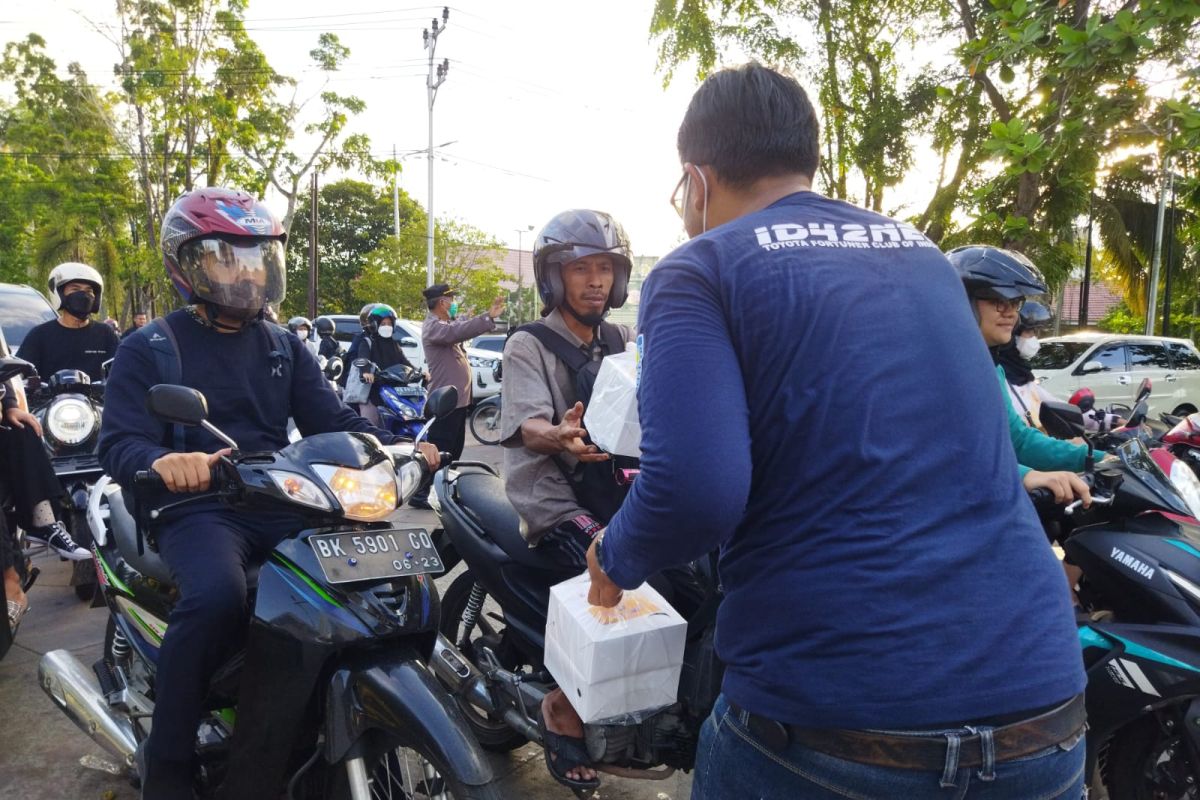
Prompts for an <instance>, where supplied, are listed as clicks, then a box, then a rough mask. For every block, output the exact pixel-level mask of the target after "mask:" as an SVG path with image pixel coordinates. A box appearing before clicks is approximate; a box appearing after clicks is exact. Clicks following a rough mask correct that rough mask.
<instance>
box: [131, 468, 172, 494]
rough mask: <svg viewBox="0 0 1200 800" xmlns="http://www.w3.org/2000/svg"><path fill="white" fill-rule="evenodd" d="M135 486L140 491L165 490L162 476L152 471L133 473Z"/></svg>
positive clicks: (142, 470)
mask: <svg viewBox="0 0 1200 800" xmlns="http://www.w3.org/2000/svg"><path fill="white" fill-rule="evenodd" d="M133 485H134V486H135V487H136V488H139V489H165V488H166V486H167V485H166V484H165V483H163V479H162V475H159V474H158V473H157V472H155V471H154V470H152V469H140V470H138V471H137V472H135V473H133Z"/></svg>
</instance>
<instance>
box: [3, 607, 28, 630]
mask: <svg viewBox="0 0 1200 800" xmlns="http://www.w3.org/2000/svg"><path fill="white" fill-rule="evenodd" d="M28 613H29V605H28V604H26V605H24V606H22V605H21V604H20V603H18V602H17V601H16V600H9V601H8V630H9V633H10V634H11V635H12V636H16V635H17V628H19V627H21V618H22V617H24V616H25V615H26V614H28Z"/></svg>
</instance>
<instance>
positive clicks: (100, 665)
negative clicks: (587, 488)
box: [92, 658, 125, 697]
mask: <svg viewBox="0 0 1200 800" xmlns="http://www.w3.org/2000/svg"><path fill="white" fill-rule="evenodd" d="M92 671H93V672H95V673H96V680H98V681H100V691H101V692H102V693H103V694H104V696H105V697H111V696H113V695H115V694H119V693H120V692H123V691H124V690H125V682H124V681H123V680H121V678H120V677H119V676H118V675H117V673H115V672H113V670H112V667H110V666H109V665H108V662H107V661H105V660H104V659H103V658H102V659H100V660H99V661H97V662H96V663H95V664H92Z"/></svg>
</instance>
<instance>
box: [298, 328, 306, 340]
mask: <svg viewBox="0 0 1200 800" xmlns="http://www.w3.org/2000/svg"><path fill="white" fill-rule="evenodd" d="M296 335H297V336H299V337H300V341H304V340H305V339H307V338H308V329H307V328H297V329H296Z"/></svg>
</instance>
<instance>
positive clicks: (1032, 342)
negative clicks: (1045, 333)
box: [1017, 336, 1042, 359]
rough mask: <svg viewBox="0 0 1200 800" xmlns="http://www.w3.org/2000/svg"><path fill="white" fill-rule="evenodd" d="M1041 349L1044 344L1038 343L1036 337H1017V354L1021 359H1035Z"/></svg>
mask: <svg viewBox="0 0 1200 800" xmlns="http://www.w3.org/2000/svg"><path fill="white" fill-rule="evenodd" d="M1041 347H1042V343H1041V342H1039V341H1038V338H1037V337H1036V336H1018V337H1017V352H1018V353H1020V354H1021V358H1025V359H1029V358H1033V357H1034V356H1036V355H1037V354H1038V350H1040V349H1041Z"/></svg>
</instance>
